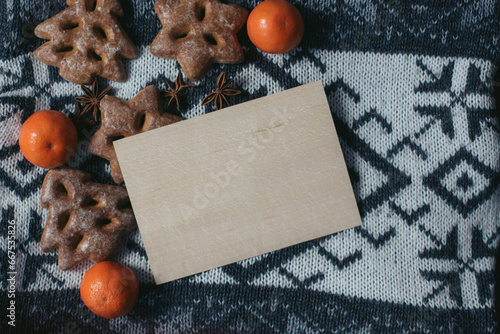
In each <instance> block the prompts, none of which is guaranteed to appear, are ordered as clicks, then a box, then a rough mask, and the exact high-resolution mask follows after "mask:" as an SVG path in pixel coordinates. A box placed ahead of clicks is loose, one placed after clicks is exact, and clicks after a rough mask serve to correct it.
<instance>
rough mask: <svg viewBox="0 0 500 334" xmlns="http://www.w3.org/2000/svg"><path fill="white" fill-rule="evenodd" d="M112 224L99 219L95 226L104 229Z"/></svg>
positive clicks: (107, 219)
mask: <svg viewBox="0 0 500 334" xmlns="http://www.w3.org/2000/svg"><path fill="white" fill-rule="evenodd" d="M111 223H113V221H112V220H111V219H109V218H101V219H99V220H98V221H97V226H99V227H100V228H106V227H107V226H108V225H109V224H111Z"/></svg>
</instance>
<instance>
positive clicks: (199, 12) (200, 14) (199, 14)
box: [194, 4, 206, 22]
mask: <svg viewBox="0 0 500 334" xmlns="http://www.w3.org/2000/svg"><path fill="white" fill-rule="evenodd" d="M194 15H195V17H196V19H197V20H198V21H200V22H201V21H203V19H204V18H205V15H206V9H205V6H203V5H200V4H196V7H195V9H194Z"/></svg>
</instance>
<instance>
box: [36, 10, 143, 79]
mask: <svg viewBox="0 0 500 334" xmlns="http://www.w3.org/2000/svg"><path fill="white" fill-rule="evenodd" d="M66 3H67V4H68V6H69V7H68V8H66V9H65V10H63V11H62V12H60V13H58V14H56V15H55V16H54V17H52V18H50V19H48V20H47V21H45V22H42V23H40V24H39V25H38V26H37V27H36V29H35V35H36V36H38V37H40V38H43V39H48V40H49V41H48V42H46V43H45V44H43V45H42V46H40V47H39V48H38V49H36V50H35V54H34V56H35V58H36V59H37V60H39V61H41V62H42V63H45V64H47V65H51V66H57V67H59V69H60V71H59V73H60V75H61V76H62V77H63V78H64V79H66V80H69V81H71V82H74V83H76V84H85V85H90V84H92V82H93V80H94V77H95V76H96V75H98V76H101V77H104V78H106V79H109V80H113V81H125V80H126V79H127V76H126V74H125V69H124V67H123V63H122V60H121V58H122V57H123V58H129V59H132V58H137V56H138V51H137V48H136V46H135V45H134V44H133V43H132V42H131V41H130V39H129V37H128V36H127V34H126V33H125V31H124V30H123V28H122V27H121V26H120V24H119V23H118V21H117V20H116V17H119V16H123V9H122V7H121V6H120V3H119V2H118V1H117V0H67V1H66Z"/></svg>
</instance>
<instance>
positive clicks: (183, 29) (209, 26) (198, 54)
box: [151, 0, 248, 80]
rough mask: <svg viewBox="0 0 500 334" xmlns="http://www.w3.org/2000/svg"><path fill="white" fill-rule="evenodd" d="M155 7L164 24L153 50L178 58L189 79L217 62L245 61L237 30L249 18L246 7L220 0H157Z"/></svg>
mask: <svg viewBox="0 0 500 334" xmlns="http://www.w3.org/2000/svg"><path fill="white" fill-rule="evenodd" d="M155 10H156V13H157V14H158V17H159V18H160V21H161V23H162V25H163V28H162V29H161V30H160V33H159V34H158V36H156V38H155V39H154V41H153V43H152V44H151V53H152V54H153V55H154V56H156V57H166V58H174V59H176V60H177V61H178V62H179V64H180V65H181V67H182V69H183V70H184V73H186V76H187V77H188V78H189V79H191V80H197V79H199V78H201V76H202V75H203V74H205V73H206V72H207V71H208V69H209V68H210V66H211V65H212V63H214V62H216V63H229V64H234V63H240V62H242V61H243V59H244V55H243V50H242V49H241V46H240V44H239V43H238V38H237V36H236V33H237V32H238V31H239V30H240V29H241V28H242V27H243V26H244V25H245V22H246V20H247V18H248V11H247V10H246V9H245V8H242V7H239V6H236V5H231V4H223V3H220V2H219V1H218V0H158V1H157V2H156V3H155Z"/></svg>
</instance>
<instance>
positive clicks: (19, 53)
mask: <svg viewBox="0 0 500 334" xmlns="http://www.w3.org/2000/svg"><path fill="white" fill-rule="evenodd" d="M230 2H231V3H236V4H238V5H241V6H243V7H245V8H247V9H249V10H251V9H252V8H254V7H255V6H256V4H257V1H243V0H231V1H230ZM291 2H292V3H294V4H295V5H296V7H297V8H298V9H299V10H300V12H301V13H302V15H303V18H304V21H305V27H306V30H305V35H304V39H303V41H302V43H301V45H300V46H299V47H298V48H297V49H295V50H294V51H292V52H290V53H289V54H285V55H270V54H265V53H263V52H260V51H258V50H257V49H256V48H255V47H254V46H253V45H252V44H251V43H250V41H249V39H248V37H247V35H246V33H245V32H244V31H242V32H241V33H240V34H239V38H240V41H241V43H242V45H243V48H244V51H245V61H244V62H243V63H242V64H237V65H220V64H215V65H213V66H212V68H211V69H210V71H209V72H208V73H207V74H206V75H205V76H204V77H203V78H202V79H201V80H199V81H197V82H196V84H197V85H198V87H197V88H194V89H191V90H189V91H188V93H187V94H186V96H185V102H186V103H185V104H186V107H185V109H184V110H182V111H181V113H180V114H181V115H182V116H183V117H186V118H191V117H196V116H199V115H202V114H205V113H208V112H212V111H213V110H214V107H213V106H212V105H207V106H203V107H202V106H200V102H201V100H202V98H203V96H204V95H206V94H207V93H209V92H211V91H213V90H214V88H215V80H216V77H217V75H218V73H220V71H222V70H224V71H226V72H227V73H228V77H230V78H233V79H234V83H233V85H234V87H238V88H240V89H242V90H243V91H244V93H243V94H241V95H238V96H235V97H231V98H232V102H233V103H242V102H245V101H248V100H251V99H255V98H259V97H262V96H266V95H270V94H273V93H276V92H280V91H283V90H285V89H288V88H292V87H296V86H298V85H301V84H305V83H309V82H312V81H316V80H321V81H322V82H323V84H324V87H325V91H326V94H327V97H328V100H329V104H330V108H331V111H332V115H333V118H334V123H335V126H336V129H337V132H338V135H339V138H340V141H341V145H342V149H343V153H344V157H345V160H346V164H347V166H348V169H349V172H350V177H351V181H352V185H353V189H354V193H355V196H356V199H357V202H358V206H359V210H360V213H361V216H362V220H363V225H362V226H361V227H359V228H354V229H350V230H346V231H343V232H340V233H336V234H333V235H330V236H326V237H323V238H320V239H317V240H313V241H310V242H306V243H303V244H299V245H296V246H292V247H289V248H286V249H283V250H279V251H275V252H272V253H269V254H265V255H262V256H258V257H255V258H251V259H248V260H244V261H241V262H238V263H234V264H230V265H227V266H224V267H221V268H216V269H213V270H209V271H207V272H204V273H200V274H197V275H194V276H191V277H187V278H184V279H179V280H176V281H174V282H170V283H166V284H163V285H159V286H156V285H155V284H154V280H153V277H152V274H151V269H150V266H149V262H148V259H147V256H146V253H145V250H144V245H143V243H142V240H141V236H140V233H139V231H138V230H135V231H134V232H133V233H131V234H130V235H129V236H128V237H127V238H126V240H125V242H124V247H123V248H122V250H121V251H120V253H119V254H118V255H116V256H115V257H114V258H113V260H114V261H116V262H119V263H122V264H124V265H126V266H129V267H130V268H132V269H133V271H134V272H135V273H136V274H137V277H138V280H139V283H140V292H139V299H138V302H137V305H136V307H135V309H134V310H133V311H132V312H131V313H129V314H128V315H126V316H124V317H121V318H117V319H114V320H107V319H104V318H100V317H98V316H96V315H94V314H93V313H92V312H91V311H90V310H88V309H87V308H86V307H85V306H84V304H83V302H82V301H81V298H80V295H79V285H80V282H81V279H82V277H83V275H84V273H85V271H86V270H87V269H88V268H90V267H91V266H92V263H90V262H84V263H82V264H80V265H78V266H77V267H75V268H74V269H72V270H69V271H61V270H60V269H59V268H58V267H57V252H56V251H53V252H50V253H43V252H41V250H40V238H41V235H42V231H43V227H44V225H45V219H46V217H47V210H44V209H42V207H41V206H40V191H41V184H42V181H43V178H44V176H45V174H46V172H47V171H46V170H44V169H41V168H38V167H35V166H33V165H31V164H30V163H29V162H27V161H26V160H25V159H24V158H23V156H22V153H21V152H20V150H19V145H18V143H17V139H18V135H19V131H20V128H21V125H22V123H23V122H24V121H25V120H26V119H27V118H28V117H29V116H30V115H31V114H33V113H34V112H35V111H38V110H43V109H55V110H60V111H62V112H63V113H66V114H70V113H72V112H74V98H75V97H76V96H81V95H82V92H81V89H80V87H79V86H78V85H75V84H73V83H70V82H67V81H65V80H64V79H62V78H61V77H60V76H59V74H58V69H57V68H54V67H49V66H46V65H44V64H42V63H40V62H38V61H36V60H34V59H33V51H34V50H35V49H36V48H37V47H38V46H40V45H41V44H42V43H43V41H42V40H40V39H38V38H36V37H34V34H33V28H34V26H35V25H36V24H38V23H40V22H42V21H44V20H46V19H48V18H49V17H51V16H53V15H55V14H56V13H58V12H59V11H61V10H62V9H64V8H66V4H65V1H64V0H51V1H37V0H4V1H2V2H1V5H0V14H1V16H2V17H3V18H4V19H3V20H2V21H0V27H1V32H2V39H1V43H2V48H0V156H1V161H0V199H1V207H0V210H1V211H0V216H1V225H0V227H1V228H0V278H1V279H0V294H1V298H0V300H1V303H2V304H1V308H0V314H1V320H0V329H1V330H0V332H2V333H5V332H6V331H5V330H10V331H12V332H18V333H154V332H157V333H392V332H395V333H492V332H494V330H495V327H496V321H495V307H494V304H495V302H494V298H493V296H494V290H495V286H494V283H495V254H498V236H499V234H500V205H499V204H500V192H499V181H500V159H499V157H500V145H499V144H500V141H499V125H498V120H497V114H496V112H495V109H496V108H495V107H496V106H495V99H494V92H495V90H496V92H498V90H499V89H500V86H499V84H498V82H499V79H498V77H496V80H495V75H496V74H495V73H496V69H497V66H498V65H499V64H500V41H499V39H500V25H499V24H498V18H499V17H500V5H499V3H498V1H495V0H482V1H470V0H454V1H434V0H425V1H418V2H415V3H414V4H411V3H410V2H409V1H394V0H332V1H327V0H311V1H307V2H300V1H291ZM121 4H122V6H123V8H124V9H125V12H126V15H125V17H123V18H122V19H121V20H120V22H121V23H122V25H123V27H124V29H125V31H126V32H127V33H128V34H129V36H130V38H131V39H132V41H133V42H134V43H135V44H136V45H137V46H138V47H139V52H140V56H139V58H138V59H135V60H127V61H125V64H126V71H127V73H128V80H127V81H126V82H125V83H116V82H106V81H105V80H101V81H100V82H101V86H103V85H105V84H107V85H110V86H112V87H113V90H112V94H113V95H115V96H117V97H119V98H123V99H131V98H133V97H134V96H135V95H136V94H137V93H138V92H139V91H140V90H141V89H142V88H144V87H146V86H148V85H150V84H155V85H157V86H158V87H159V88H160V89H165V88H166V86H165V84H164V80H165V79H168V80H170V81H173V80H175V78H176V76H177V71H178V69H179V65H178V63H177V62H176V61H174V60H171V59H162V58H156V57H153V56H152V55H151V54H150V52H149V45H150V43H151V42H152V40H153V39H154V37H155V35H156V34H157V33H158V31H159V30H160V28H161V25H160V21H159V20H158V18H157V16H156V14H155V12H154V8H153V5H154V1H153V0H147V1H145V0H121ZM95 130H96V128H94V129H92V130H91V131H89V132H88V133H87V136H84V138H83V139H81V140H80V142H79V145H78V148H77V152H76V154H75V155H74V156H73V157H72V159H71V160H70V161H69V166H71V167H73V168H77V169H80V170H83V171H87V172H89V173H91V174H92V175H93V179H94V180H96V181H97V182H102V183H108V184H113V181H112V179H111V175H110V169H109V163H108V162H107V161H105V160H103V159H101V158H98V157H95V156H92V155H90V154H88V153H86V150H85V145H86V143H87V141H88V137H89V136H90V135H91V134H92V133H93V132H94V131H95ZM193 135H194V136H196V134H195V133H193ZM332 214H335V213H334V212H332ZM11 222H12V224H10V223H11ZM11 225H13V226H15V234H14V236H15V238H14V240H15V245H14V246H13V247H12V249H10V250H11V251H12V252H13V253H9V247H10V246H11V245H12V243H9V242H8V241H9V240H8V238H9V231H11V230H13V229H12V228H11V227H9V226H11ZM11 254H15V259H14V260H13V261H14V267H15V270H11V267H10V264H11V263H10V262H9V256H10V255H11ZM12 271H14V272H15V274H14V275H13V274H10V272H12ZM12 276H14V278H15V279H14V280H10V281H8V279H9V278H11V277H12ZM11 282H15V284H14V287H15V297H12V296H10V295H9V294H8V292H9V291H12V289H13V286H12V285H11ZM9 296H10V297H9ZM12 300H14V301H15V312H14V313H15V320H16V322H15V325H16V327H15V328H14V327H12V326H10V325H9V324H8V323H7V322H8V321H10V319H9V318H8V317H7V315H8V314H9V312H10V311H9V310H7V307H8V306H9V305H10V304H9V303H11V301H12Z"/></svg>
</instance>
